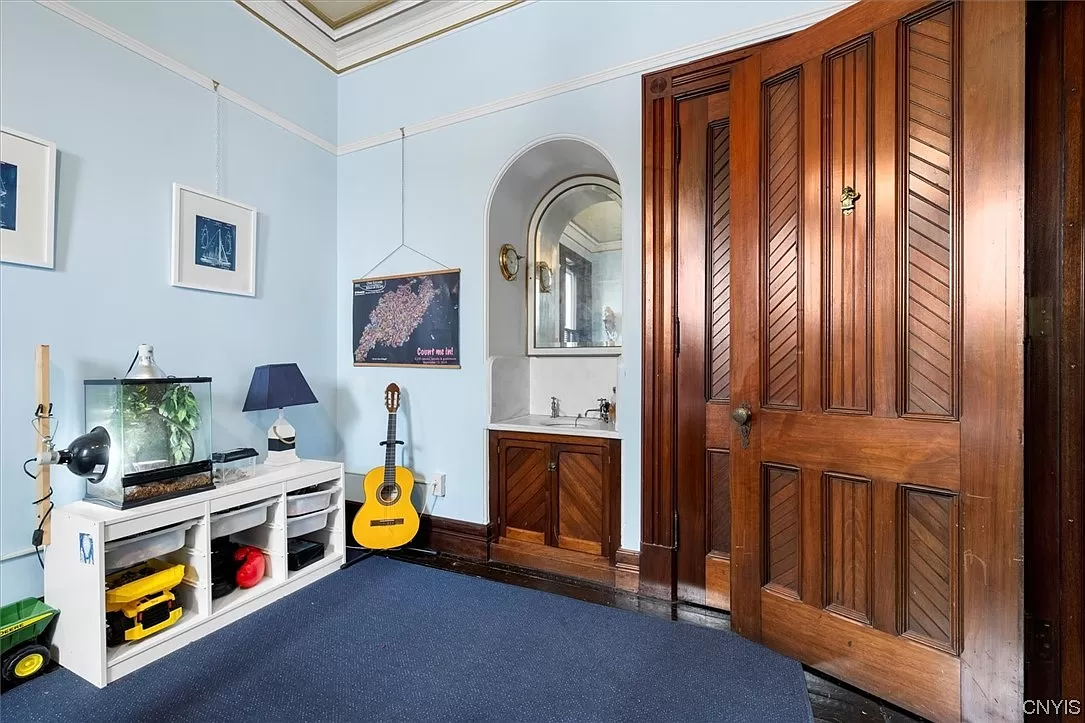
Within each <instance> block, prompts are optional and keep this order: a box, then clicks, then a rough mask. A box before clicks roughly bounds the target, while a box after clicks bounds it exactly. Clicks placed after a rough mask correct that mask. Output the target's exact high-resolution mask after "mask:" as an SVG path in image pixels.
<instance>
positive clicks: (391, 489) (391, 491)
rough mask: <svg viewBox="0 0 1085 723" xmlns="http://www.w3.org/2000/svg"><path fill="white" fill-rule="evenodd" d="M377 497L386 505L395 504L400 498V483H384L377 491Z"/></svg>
mask: <svg viewBox="0 0 1085 723" xmlns="http://www.w3.org/2000/svg"><path fill="white" fill-rule="evenodd" d="M377 498H378V499H379V500H380V501H381V503H382V504H385V505H394V504H395V503H396V500H398V499H399V485H382V486H381V488H380V489H379V490H378V491H377Z"/></svg>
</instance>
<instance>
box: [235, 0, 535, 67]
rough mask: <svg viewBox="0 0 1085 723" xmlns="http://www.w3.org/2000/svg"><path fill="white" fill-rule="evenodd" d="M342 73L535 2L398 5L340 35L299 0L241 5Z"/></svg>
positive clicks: (413, 0)
mask: <svg viewBox="0 0 1085 723" xmlns="http://www.w3.org/2000/svg"><path fill="white" fill-rule="evenodd" d="M236 2H237V3H238V4H239V5H241V6H242V7H243V8H245V9H246V10H248V11H249V12H250V13H252V14H253V15H255V16H256V17H258V18H260V19H261V20H263V21H264V22H265V23H266V24H267V25H269V26H270V27H271V28H273V29H274V30H276V31H277V32H278V33H279V34H281V35H283V36H284V37H285V38H287V39H288V40H290V41H291V42H293V43H294V44H295V45H297V46H298V47H299V48H301V49H302V50H304V51H305V52H307V53H308V54H309V55H311V56H313V57H314V58H316V59H317V60H319V61H320V62H321V63H323V64H324V65H325V66H326V67H327V68H329V69H331V70H333V71H335V72H336V73H345V72H348V71H350V70H353V69H355V68H358V67H361V66H362V65H365V64H366V63H370V62H372V61H374V60H377V59H379V58H384V57H387V56H389V55H392V54H393V53H397V52H401V51H403V50H406V49H408V48H413V47H415V46H417V45H419V44H421V43H424V42H427V41H429V40H433V39H434V38H436V37H438V36H440V35H443V34H445V33H447V32H452V31H455V30H458V29H459V28H462V27H464V26H466V25H469V24H471V23H474V22H477V21H481V20H483V19H487V18H491V17H494V16H496V15H499V14H501V13H503V12H507V11H509V10H512V9H514V8H518V7H524V6H527V5H530V4H531V3H533V2H535V0H440V1H439V2H429V1H427V0H396V1H395V2H393V3H392V4H391V5H388V6H386V7H383V8H381V9H379V10H376V11H374V12H372V13H369V14H367V15H363V16H362V17H360V18H358V19H356V20H353V21H351V22H349V23H347V24H346V25H344V26H343V27H341V28H339V29H337V30H335V29H332V28H331V27H330V26H328V25H327V24H326V23H325V22H324V21H323V20H321V19H320V18H319V17H318V16H317V15H316V14H315V13H313V12H312V11H311V10H309V9H308V8H307V7H305V6H304V5H302V4H301V3H300V2H298V0H236Z"/></svg>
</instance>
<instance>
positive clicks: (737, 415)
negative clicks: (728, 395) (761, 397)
mask: <svg viewBox="0 0 1085 723" xmlns="http://www.w3.org/2000/svg"><path fill="white" fill-rule="evenodd" d="M752 416H753V412H751V411H750V408H749V407H747V406H746V405H742V406H741V407H735V410H734V411H733V412H731V419H733V420H735V424H743V425H744V424H749V423H750V418H751V417H752Z"/></svg>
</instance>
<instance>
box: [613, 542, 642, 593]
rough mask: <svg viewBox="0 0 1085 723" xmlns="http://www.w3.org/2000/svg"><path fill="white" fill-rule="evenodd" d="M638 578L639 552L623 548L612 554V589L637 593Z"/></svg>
mask: <svg viewBox="0 0 1085 723" xmlns="http://www.w3.org/2000/svg"><path fill="white" fill-rule="evenodd" d="M639 578H640V552H638V551H636V550H626V549H624V548H622V549H619V550H617V551H616V552H615V553H614V587H616V588H618V589H619V590H624V591H625V592H632V593H635V592H637V590H638V588H639Z"/></svg>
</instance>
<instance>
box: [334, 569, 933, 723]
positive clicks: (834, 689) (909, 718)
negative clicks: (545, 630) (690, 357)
mask: <svg viewBox="0 0 1085 723" xmlns="http://www.w3.org/2000/svg"><path fill="white" fill-rule="evenodd" d="M382 554H384V555H386V556H388V557H391V558H394V559H397V560H404V561H406V562H412V563H415V564H418V565H426V566H428V567H435V568H439V569H441V570H451V571H453V572H459V573H462V574H464V575H472V576H474V577H481V578H485V579H487V580H495V581H497V582H504V583H507V584H509V585H518V586H520V587H526V588H531V589H533V590H543V591H545V592H552V593H556V594H558V595H565V596H567V597H571V598H576V599H577V600H584V601H585V602H590V603H595V604H597V605H606V606H608V607H614V608H621V609H623V610H633V611H636V612H641V613H646V614H648V615H654V616H656V617H660V618H665V619H667V620H680V621H682V622H687V623H692V624H694V625H703V626H704V627H707V628H716V629H719V630H727V629H729V628H730V627H731V617H730V615H728V614H727V613H723V612H719V611H717V610H711V609H709V608H703V607H700V606H697V605H688V604H686V603H668V602H663V601H660V600H652V599H650V598H642V597H639V596H637V595H632V594H630V593H626V592H622V591H620V590H612V589H609V588H605V587H601V586H596V585H593V584H591V583H584V582H581V581H579V580H570V579H569V578H563V577H560V576H557V575H550V574H548V573H544V572H540V571H536V570H526V569H523V568H518V567H513V566H511V565H503V564H501V563H495V562H475V561H471V560H463V559H461V558H457V557H451V556H448V555H437V554H433V553H430V552H423V551H416V550H396V551H391V552H387V553H382ZM357 555H360V553H358V552H357V551H354V550H348V552H347V559H348V560H351V559H354V557H355V556H357ZM348 564H349V562H348ZM804 669H805V671H806V688H807V690H808V691H809V693H810V705H811V707H812V708H813V711H814V720H815V721H817V722H818V723H852V722H853V721H856V722H857V721H863V722H864V723H868V722H870V721H884V722H885V723H913V722H915V721H922V720H923V719H922V718H917V717H915V716H913V715H912V714H910V713H907V712H905V711H903V710H901V709H899V708H897V707H895V706H893V705H890V704H889V703H886V702H885V701H882V700H878V699H876V698H872V697H870V696H868V695H866V694H865V693H863V692H861V691H859V690H858V689H856V688H853V687H851V686H849V685H845V684H843V683H841V682H839V681H836V680H833V679H831V678H828V677H826V676H824V675H822V674H821V673H818V672H816V671H813V670H810V669H809V668H804Z"/></svg>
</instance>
